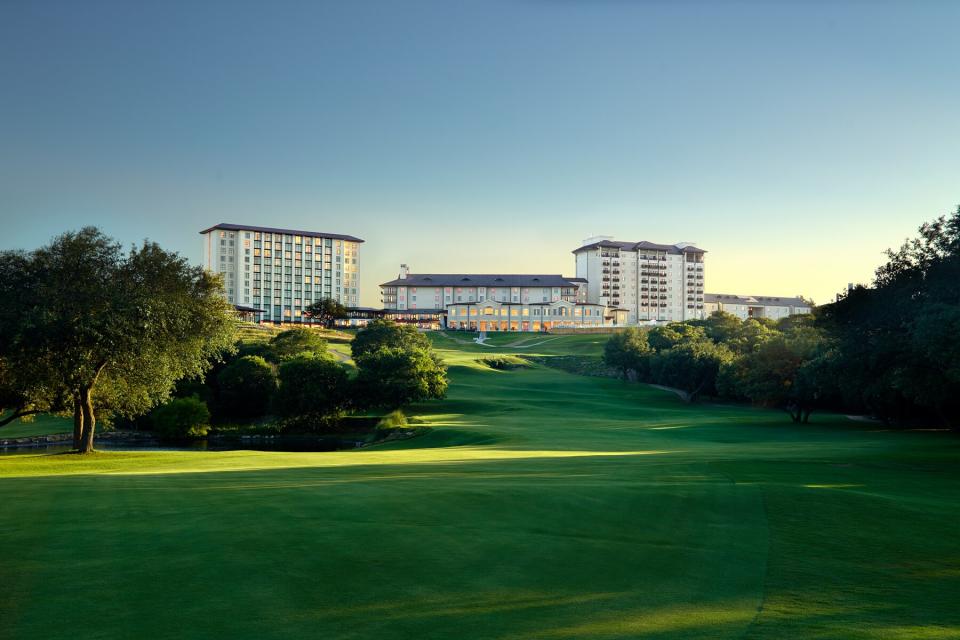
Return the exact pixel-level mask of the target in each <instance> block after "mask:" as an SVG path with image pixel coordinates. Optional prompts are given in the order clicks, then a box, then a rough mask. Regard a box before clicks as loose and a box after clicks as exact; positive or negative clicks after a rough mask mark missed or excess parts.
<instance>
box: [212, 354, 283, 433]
mask: <svg viewBox="0 0 960 640" xmlns="http://www.w3.org/2000/svg"><path fill="white" fill-rule="evenodd" d="M217 387H218V388H219V390H220V402H219V406H220V410H221V411H222V412H223V413H224V414H226V415H230V416H235V417H238V418H253V417H257V416H262V415H263V414H264V413H266V412H267V407H268V406H269V405H270V399H271V398H272V397H273V394H274V393H275V392H276V390H277V374H276V372H275V371H274V369H273V366H271V365H270V363H269V362H267V361H266V360H264V359H263V358H261V357H260V356H243V357H242V358H237V359H236V360H234V361H232V362H231V363H230V364H228V365H227V366H226V367H224V368H223V370H222V371H221V372H220V373H219V374H218V375H217Z"/></svg>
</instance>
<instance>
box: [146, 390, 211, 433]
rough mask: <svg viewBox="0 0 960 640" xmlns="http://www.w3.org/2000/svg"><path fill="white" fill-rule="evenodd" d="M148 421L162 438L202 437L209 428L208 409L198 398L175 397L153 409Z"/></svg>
mask: <svg viewBox="0 0 960 640" xmlns="http://www.w3.org/2000/svg"><path fill="white" fill-rule="evenodd" d="M150 423H151V425H152V426H153V430H154V431H155V432H156V433H157V435H158V436H160V437H161V438H164V439H169V440H183V439H191V438H203V437H205V436H206V435H207V432H208V431H209V429H210V410H209V409H207V405H206V403H205V402H203V401H202V400H200V399H199V398H175V399H173V400H171V401H170V402H168V403H166V404H164V405H160V406H159V407H157V408H156V409H154V410H153V412H152V413H151V414H150Z"/></svg>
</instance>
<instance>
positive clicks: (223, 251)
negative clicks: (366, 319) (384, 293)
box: [200, 224, 363, 322]
mask: <svg viewBox="0 0 960 640" xmlns="http://www.w3.org/2000/svg"><path fill="white" fill-rule="evenodd" d="M200 234H201V235H202V236H203V262H204V265H205V266H206V268H207V269H209V270H210V271H213V272H215V273H219V274H221V275H222V276H223V287H224V292H225V293H226V296H227V299H228V300H229V301H230V303H232V304H234V305H237V306H243V307H252V308H254V309H257V310H258V311H260V312H261V313H262V315H261V320H262V321H264V322H303V321H304V318H303V310H304V309H306V308H307V307H308V306H310V304H311V303H312V302H314V301H315V300H320V299H322V298H333V299H334V300H337V301H339V302H340V303H342V304H343V305H344V306H346V307H356V306H357V303H358V300H359V299H360V284H359V275H360V272H359V268H360V243H362V242H363V240H361V239H360V238H355V237H353V236H345V235H340V234H336V233H322V232H318V231H296V230H293V229H274V228H272V227H254V226H249V225H242V224H218V225H214V226H212V227H210V228H209V229H204V230H203V231H201V232H200Z"/></svg>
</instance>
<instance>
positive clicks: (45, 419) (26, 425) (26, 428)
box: [0, 414, 73, 440]
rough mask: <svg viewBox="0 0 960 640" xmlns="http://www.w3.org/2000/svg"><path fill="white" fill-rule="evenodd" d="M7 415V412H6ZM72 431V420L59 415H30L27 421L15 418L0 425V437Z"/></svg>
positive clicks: (21, 436) (23, 436)
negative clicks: (8, 422) (30, 418)
mask: <svg viewBox="0 0 960 640" xmlns="http://www.w3.org/2000/svg"><path fill="white" fill-rule="evenodd" d="M8 415H9V414H8ZM71 431H73V421H72V420H71V419H70V418H61V417H59V416H48V415H38V416H32V420H30V421H29V422H21V421H19V420H15V421H13V422H11V423H10V424H7V425H4V426H2V427H0V439H2V440H6V439H7V438H28V437H30V436H48V435H53V434H57V433H69V432H71Z"/></svg>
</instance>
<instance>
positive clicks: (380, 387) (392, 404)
mask: <svg viewBox="0 0 960 640" xmlns="http://www.w3.org/2000/svg"><path fill="white" fill-rule="evenodd" d="M355 361H356V363H357V368H358V369H359V373H358V374H357V386H358V388H359V392H360V397H361V398H363V400H364V401H365V402H366V403H367V404H370V405H372V406H375V407H383V408H386V409H397V408H400V407H403V406H405V405H408V404H410V403H411V402H419V401H421V400H429V399H433V398H442V397H444V396H445V395H446V392H447V367H446V365H444V364H443V362H442V361H441V360H440V358H439V357H438V356H437V355H436V354H434V353H433V352H432V351H431V350H429V349H424V348H419V347H414V348H402V347H380V348H379V349H377V350H375V351H368V352H365V353H363V354H362V355H360V356H358V357H356V358H355Z"/></svg>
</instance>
